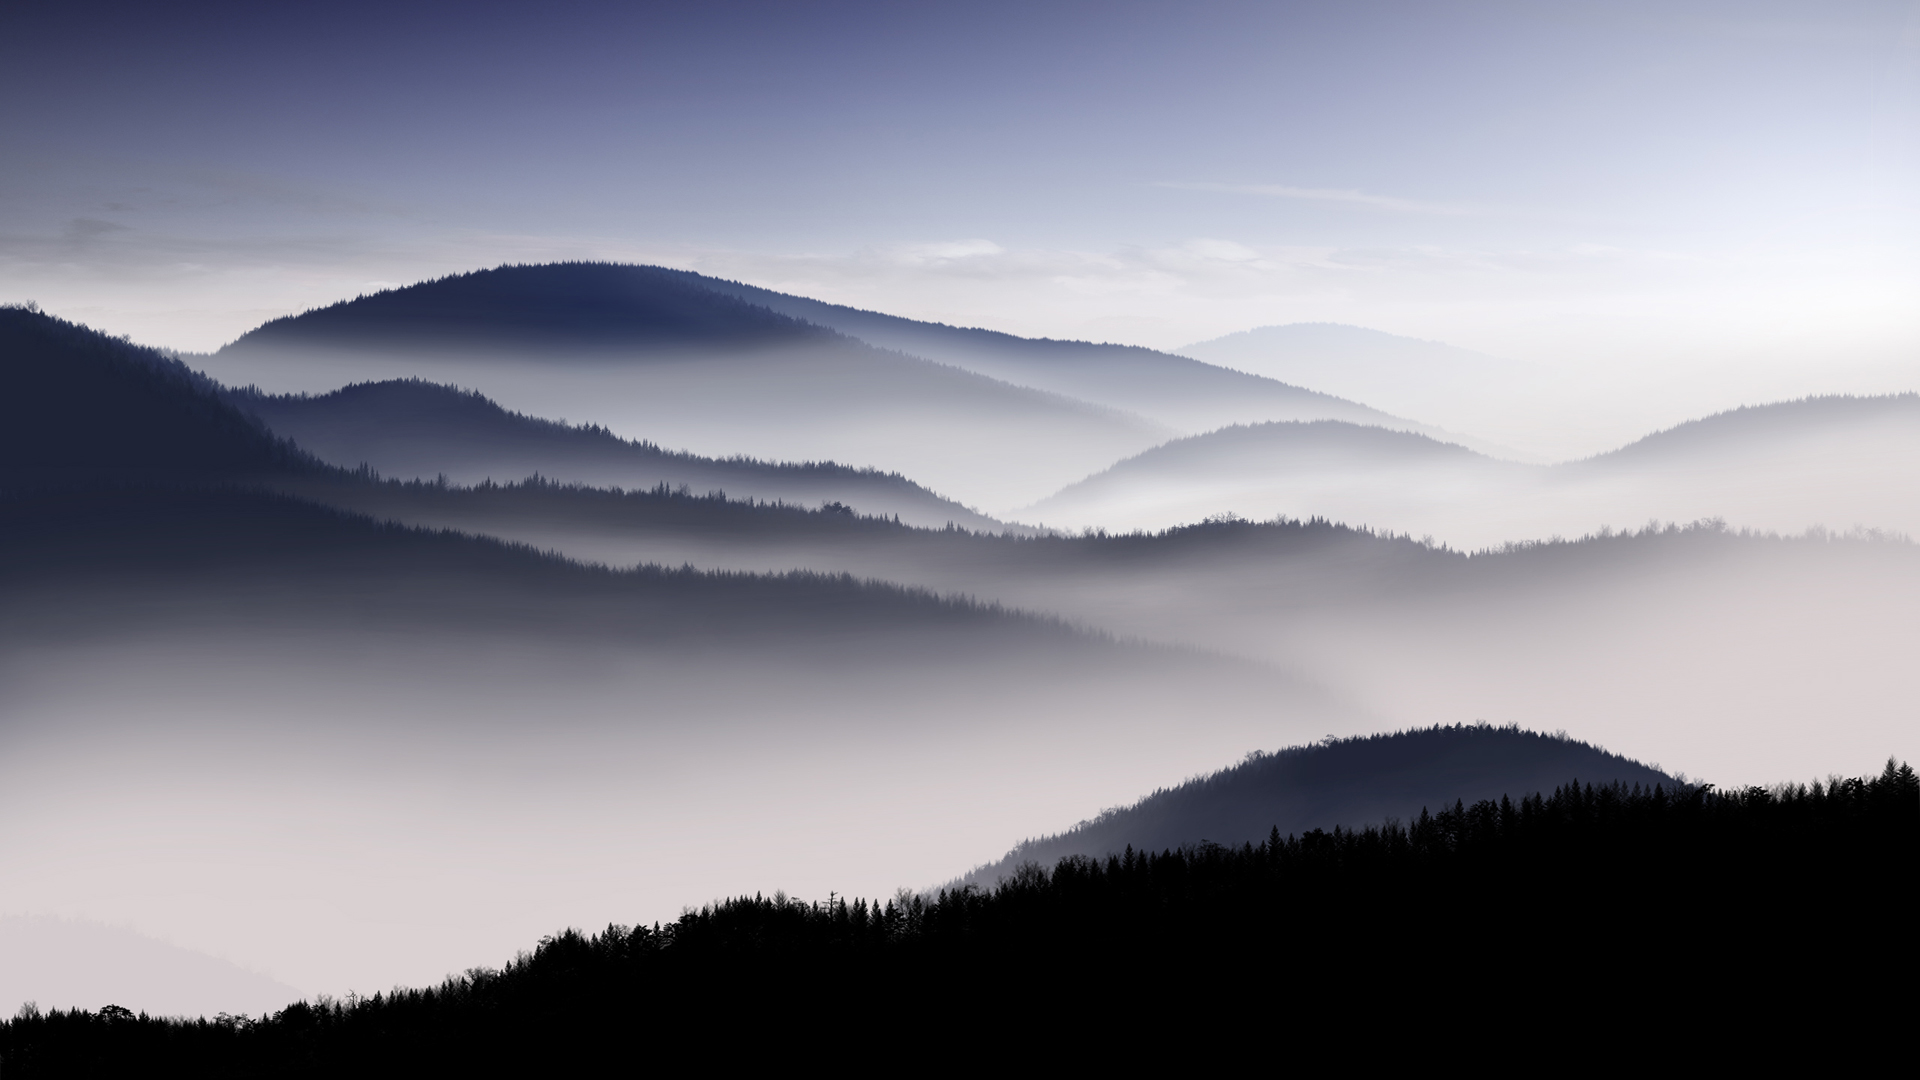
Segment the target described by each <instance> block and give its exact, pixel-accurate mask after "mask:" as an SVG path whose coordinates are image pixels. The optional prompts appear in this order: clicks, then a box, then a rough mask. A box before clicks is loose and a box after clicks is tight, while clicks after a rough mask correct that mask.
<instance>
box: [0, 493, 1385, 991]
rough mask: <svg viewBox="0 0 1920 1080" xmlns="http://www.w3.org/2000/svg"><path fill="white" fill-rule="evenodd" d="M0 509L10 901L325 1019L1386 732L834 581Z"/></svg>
mask: <svg viewBox="0 0 1920 1080" xmlns="http://www.w3.org/2000/svg"><path fill="white" fill-rule="evenodd" d="M5 509H6V511H7V515H8V516H7V518H6V519H5V522H4V524H5V526H6V528H5V531H4V532H3V533H0V535H4V536H5V537H6V543H7V554H8V559H7V560H6V562H5V564H4V567H5V572H4V573H0V595H3V596H4V598H5V600H6V603H5V605H4V607H0V688H3V689H0V717H4V723H0V895H3V896H5V897H6V903H7V906H8V910H9V911H10V912H13V913H33V914H41V915H58V916H64V917H69V918H79V919H87V920H93V921H99V922H107V923H113V924H125V925H127V926H129V927H131V928H133V929H136V930H139V931H141V932H144V933H147V934H151V935H155V936H159V937H162V938H164V939H166V940H168V941H171V942H173V943H174V944H176V945H179V946H181V947H184V948H189V949H194V950H199V951H203V952H207V953H212V954H215V955H218V956H222V957H226V958H228V959H229V960H231V961H233V962H235V963H237V964H240V965H241V966H243V967H246V968H249V969H253V970H257V971H261V972H264V973H265V974H267V975H269V976H271V977H273V978H275V979H278V980H280V981H281V982H284V983H286V984H289V985H291V986H293V987H296V988H297V989H299V990H300V991H302V992H304V993H316V992H328V993H335V994H338V993H342V992H344V991H346V990H349V989H352V990H357V991H360V992H363V993H364V992H372V991H375V990H381V989H385V988H387V987H389V986H391V985H393V984H395V983H397V982H405V983H410V984H418V983H421V982H425V981H431V980H434V979H437V978H439V977H440V976H442V975H444V974H446V973H448V972H450V971H458V970H463V969H465V968H467V967H470V966H473V965H475V964H484V963H500V962H503V961H505V960H506V959H509V958H510V957H511V956H512V955H513V953H514V952H515V951H516V950H518V949H521V948H525V947H527V946H529V945H530V944H531V943H533V942H534V941H536V940H537V939H538V938H539V936H540V935H542V934H545V933H549V932H552V931H553V930H556V929H558V928H561V927H564V926H568V925H573V926H595V925H604V924H606V923H608V922H612V921H620V922H624V923H632V922H635V921H653V920H659V919H671V918H673V917H674V916H676V915H677V914H678V912H679V911H680V909H681V907H682V906H684V905H687V904H698V903H701V902H703V901H706V900H709V899H714V898H717V897H720V896H722V895H727V894H731V893H738V892H752V891H756V890H762V891H771V890H773V889H781V888H784V889H787V890H789V891H791V892H794V893H797V894H800V895H808V896H811V895H816V894H820V895H823V894H824V893H825V892H826V891H828V890H833V891H838V892H841V893H843V894H844V893H848V892H855V893H860V894H863V895H867V896H890V895H892V894H893V892H894V891H895V890H896V889H898V888H902V887H909V888H918V887H924V886H927V885H930V884H933V883H935V882H938V881H941V880H945V879H947V878H948V877H951V876H952V874H953V873H955V872H956V868H957V869H964V868H966V867H968V866H972V865H975V864H977V863H980V862H984V861H987V860H989V859H992V858H995V857H998V856H999V855H1000V854H1001V853H1002V852H1004V850H1005V848H1006V846H1007V845H1008V844H1010V843H1012V842H1013V841H1014V840H1017V839H1018V838H1019V837H1021V836H1025V835H1028V834H1031V833H1034V832H1041V831H1056V830H1058V829H1060V828H1064V827H1067V826H1069V825H1071V824H1072V823H1073V822H1075V821H1077V820H1079V819H1080V818H1081V817H1083V816H1084V815H1085V814H1086V813H1087V812H1088V809H1087V808H1088V807H1098V806H1102V805H1108V804H1111V803H1114V802H1120V801H1124V800H1126V799H1129V798H1131V797H1133V795H1135V794H1136V793H1137V792H1138V791H1139V790H1141V789H1145V788H1151V787H1152V786H1154V785H1156V784H1158V783H1161V782H1163V781H1164V780H1165V779H1167V778H1169V777H1174V778H1177V777H1180V776H1185V775H1188V774H1190V773H1193V772H1198V771H1202V770H1205V769H1207V768H1210V767H1212V766H1213V765H1214V764H1215V763H1216V762H1218V761H1220V760H1232V759H1234V758H1237V757H1239V756H1241V755H1242V754H1244V753H1245V752H1247V751H1248V750H1252V749H1256V748H1259V747H1263V746H1270V745H1281V744H1287V743H1292V742H1299V741H1302V740H1306V739H1312V738H1318V737H1320V736H1322V735H1323V734H1325V733H1327V732H1329V731H1339V732H1346V731H1354V730H1361V729H1364V728H1365V727H1366V726H1367V725H1368V723H1370V721H1369V720H1368V719H1367V718H1365V717H1363V716H1361V715H1360V714H1359V713H1357V712H1356V711H1355V710H1354V709H1352V708H1351V707H1349V706H1347V705H1345V704H1344V703H1342V702H1340V701H1339V700H1338V699H1337V698H1336V697H1334V696H1333V695H1329V694H1327V693H1325V692H1324V691H1321V690H1319V689H1317V688H1315V687H1313V686H1312V685H1311V684H1310V683H1309V682H1307V681H1305V680H1300V679H1296V678H1291V677H1288V676H1287V675H1285V674H1284V673H1280V672H1277V671H1274V670H1271V669H1267V668H1263V667H1261V666H1258V665H1254V664H1249V663H1246V662H1244V661H1236V660H1233V659H1229V658H1223V657H1216V656H1207V655H1203V654H1198V653H1195V652H1192V651H1182V650H1168V649H1164V648H1155V647H1150V646H1144V645H1130V644H1125V643H1121V642H1116V641H1112V640H1108V639H1106V638H1103V637H1101V636H1098V635H1089V634H1085V633H1080V632H1076V631H1074V630H1073V629H1071V628H1069V627H1066V626H1063V625H1060V624H1059V623H1057V622H1053V621H1049V620H1046V619H1036V618H1033V617H1029V616H1024V615H1020V614H1018V613H1014V612H1006V611H995V610H991V609H983V608H979V607H975V606H970V605H967V604H959V603H947V602H942V601H940V600H938V599H936V598H934V597H931V596H928V595H925V594H917V593H911V592H902V591H900V590H896V589H890V588H887V587H884V586H869V585H861V584H860V583H858V582H855V581H851V580H842V579H836V578H822V577H817V576H812V577H798V578H746V577H738V576H734V577H710V576H703V575H699V574H694V573H691V572H646V573H632V574H614V573H610V572H607V571H596V570H592V569H587V568H582V567H578V566H573V565H571V564H568V563H564V562H561V561H558V560H555V559H549V558H543V557H541V556H538V555H536V554H534V553H532V552H528V551H525V550H517V549H512V548H508V547H505V546H502V545H499V544H496V543H492V542H488V541H481V540H472V539H468V538H465V537H461V536H455V535H446V534H435V533H421V532H404V531H400V530H394V529H381V528H377V527H375V526H374V525H373V524H372V523H371V522H367V521H362V520H356V519H351V518H341V517H336V516H333V515H329V514H327V513H325V512H324V511H320V510H317V509H315V508H313V507H312V506H310V505H307V504H302V503H296V502H291V501H288V500H280V499H271V498H265V497H261V496H258V495H251V494H246V493H240V492H232V491H202V492H193V491H172V492H167V491H134V492H127V491H106V492H101V493H95V494H92V495H86V496H80V495H75V494H73V493H49V494H44V495H38V496H33V497H31V498H28V497H19V496H16V497H15V498H14V499H12V500H10V501H9V502H8V503H7V504H6V505H5ZM833 516H835V517H842V515H833ZM928 535H942V534H928ZM954 535H958V534H954ZM26 567H32V568H34V569H33V570H31V571H28V570H26V569H24V568H26ZM118 1003H119V1004H122V1005H126V1006H128V1007H131V1008H143V1007H146V1008H156V1009H157V1008H161V1007H162V1005H161V1004H159V1003H157V1001H156V1002H155V1003H148V1002H142V1001H137V1000H124V1001H119V1002H118ZM0 1004H3V1003H0ZM16 1004H17V1003H16ZM94 1004H99V1003H98V1002H95V1003H94Z"/></svg>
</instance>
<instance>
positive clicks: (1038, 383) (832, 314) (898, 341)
mask: <svg viewBox="0 0 1920 1080" xmlns="http://www.w3.org/2000/svg"><path fill="white" fill-rule="evenodd" d="M676 273H678V274H679V275H680V278H681V280H682V281H684V282H685V283H687V284H688V285H689V286H695V287H699V288H704V289H710V290H713V291H715V292H719V293H724V294H726V295H729V296H735V297H738V298H740V299H741V300H744V301H747V302H748V303H752V304H756V305H758V306H760V307H763V308H766V309H768V310H771V311H777V312H779V313H781V314H783V315H788V316H791V317H793V318H796V319H804V320H806V321H807V322H809V323H814V324H818V325H820V326H825V327H831V328H833V329H834V330H837V331H839V332H840V333H843V334H846V335H849V336H851V337H857V338H859V339H860V340H862V341H865V342H868V343H869V344H872V345H877V346H880V347H882V348H887V349H898V350H899V351H901V352H904V353H911V354H912V355H914V356H921V357H925V358H926V359H929V360H936V361H939V362H940V363H944V364H952V365H954V366H955V367H960V368H965V369H966V370H968V371H973V372H977V373H979V374H981V375H986V376H988V377H990V378H994V379H999V380H1001V381H1004V382H1009V383H1013V384H1015V385H1017V386H1030V387H1033V388H1034V389H1037V390H1046V391H1050V392H1052V393H1056V394H1062V395H1065V396H1067V397H1071V398H1076V399H1078V400H1081V401H1089V402H1093V403H1095V404H1099V405H1106V406H1111V407H1112V408H1116V409H1122V410H1125V411H1127V412H1131V413H1137V414H1139V415H1141V416H1146V417H1150V418H1152V419H1154V420H1156V421H1159V422H1160V423H1163V424H1166V425H1168V426H1169V427H1172V428H1175V429H1177V430H1180V431H1182V432H1185V433H1195V432H1200V431H1207V430H1211V429H1213V428H1217V427H1224V426H1226V425H1228V424H1237V423H1255V422H1260V421H1266V420H1317V419H1336V420H1348V421H1352V422H1354V423H1359V424H1379V425H1384V426H1387V427H1397V428H1405V429H1409V430H1424V429H1422V428H1421V425H1420V424H1419V423H1417V422H1416V421H1417V420H1421V419H1425V418H1424V417H1419V416H1418V415H1417V414H1402V415H1401V416H1394V415H1389V414H1388V413H1386V412H1382V411H1380V410H1379V409H1378V408H1374V407H1371V399H1367V398H1354V399H1351V400H1348V399H1347V396H1346V395H1338V396H1336V395H1335V394H1332V393H1326V392H1322V390H1321V387H1320V385H1319V384H1318V383H1315V382H1312V381H1306V380H1295V379H1288V380H1284V381H1280V380H1276V379H1274V378H1272V377H1269V376H1268V374H1267V373H1266V372H1253V373H1249V371H1250V370H1251V369H1242V370H1230V369H1229V368H1228V367H1222V366H1218V365H1217V364H1216V363H1214V362H1211V361H1209V362H1204V363H1203V362H1200V361H1197V360H1194V359H1191V358H1189V357H1187V356H1176V355H1173V354H1171V353H1164V352H1157V351H1155V350H1153V349H1144V348H1140V347H1138V346H1133V345H1106V344H1096V343H1093V342H1086V341H1056V340H1051V339H1046V338H1023V337H1017V336H1015V335H1013V334H1004V333H1000V332H998V331H994V330H980V329H971V328H965V327H957V326H947V325H944V324H941V323H930V322H921V321H918V320H914V319H904V318H900V317H898V316H894V315H885V314H881V313H879V312H875V311H863V310H860V309H858V308H852V307H846V306H843V305H840V304H828V303H824V302H822V301H819V300H810V299H807V298H806V297H801V296H791V295H788V294H786V293H779V292H774V291H772V290H771V289H761V288H756V287H754V286H751V285H745V284H741V283H739V282H734V281H724V280H720V279H717V278H711V277H706V276H704V275H701V274H695V273H692V272H690V271H676ZM1202 359H1203V360H1204V359H1205V358H1202ZM1289 383H1291V384H1292V385H1289ZM1362 402H1366V404H1362ZM1406 416H1413V417H1414V419H1412V420H1409V419H1405V418H1404V417H1406Z"/></svg>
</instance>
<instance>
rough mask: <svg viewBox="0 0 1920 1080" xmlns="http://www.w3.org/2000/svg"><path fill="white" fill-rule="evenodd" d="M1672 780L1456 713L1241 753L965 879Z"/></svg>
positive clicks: (1574, 743)
mask: <svg viewBox="0 0 1920 1080" xmlns="http://www.w3.org/2000/svg"><path fill="white" fill-rule="evenodd" d="M1576 780H1577V781H1579V782H1580V783H1582V784H1599V785H1607V784H1613V783H1620V784H1626V785H1629V786H1631V785H1636V784H1637V785H1640V786H1641V787H1646V788H1651V787H1654V786H1656V785H1658V786H1662V787H1664V788H1666V790H1668V791H1669V792H1672V791H1675V790H1676V789H1678V788H1680V787H1681V786H1683V785H1682V781H1680V780H1678V779H1677V778H1675V777H1673V776H1669V775H1667V774H1666V773H1664V772H1661V771H1660V770H1658V769H1656V768H1651V767H1649V766H1646V765H1642V764H1641V763H1639V762H1637V761H1633V760H1631V759H1629V758H1624V757H1621V756H1620V755H1618V754H1612V753H1608V752H1607V751H1605V750H1601V749H1599V748H1598V747H1595V746H1590V745H1588V744H1586V743H1584V742H1580V741H1578V740H1575V739H1570V738H1568V737H1566V736H1565V735H1542V734H1539V733H1537V732H1532V731H1522V730H1520V729H1519V728H1517V727H1490V726H1487V725H1484V724H1482V725H1474V726H1465V725H1453V726H1450V727H1435V728H1426V729H1422V730H1417V731H1403V732H1399V733H1397V734H1391V735H1367V736H1360V737H1356V738H1349V739H1329V740H1327V741H1326V742H1324V743H1320V744H1317V745H1313V746H1298V747H1293V748H1291V749H1287V750H1281V751H1279V752H1278V753H1272V754H1252V755H1249V756H1248V758H1247V760H1246V761H1244V762H1242V763H1240V764H1239V765H1236V766H1233V767H1231V768H1227V769H1222V770H1221V771H1219V772H1216V773H1214V774H1212V775H1210V776H1205V777H1201V778H1198V779H1194V780H1189V781H1187V782H1186V783H1184V784H1181V785H1179V786H1178V787H1173V788H1166V789H1162V790H1160V791H1156V792H1154V793H1153V794H1151V795H1149V796H1147V797H1146V798H1144V799H1141V800H1140V801H1139V802H1137V803H1134V804H1133V805H1131V806H1127V807H1121V808H1118V809H1114V810H1109V811H1107V812H1105V813H1103V814H1101V815H1100V816H1099V817H1097V818H1095V819H1093V820H1091V821H1086V822H1082V823H1081V824H1079V825H1077V826H1075V827H1074V828H1072V829H1070V830H1068V831H1066V832H1064V833H1060V834H1059V835H1056V836H1047V837H1041V838H1038V839H1034V840H1028V841H1026V842H1025V843H1023V844H1021V845H1020V846H1018V847H1016V848H1014V849H1013V850H1012V851H1011V852H1009V853H1008V854H1007V856H1006V857H1005V858H1003V859H1001V860H999V861H998V862H995V863H992V864H990V865H988V866H984V867H981V868H979V869H977V870H974V871H973V872H971V873H970V874H968V875H967V876H966V877H965V878H963V879H962V880H964V881H974V882H978V883H980V884H982V885H987V886H991V885H993V884H994V883H995V882H997V881H999V880H1000V879H1001V878H1003V877H1006V876H1008V875H1009V874H1012V873H1013V872H1014V871H1015V870H1017V869H1019V867H1020V866H1021V865H1023V864H1025V863H1030V862H1032V863H1038V864H1040V865H1041V866H1043V867H1051V866H1052V865H1053V864H1054V863H1056V862H1058V861H1060V860H1061V859H1062V858H1065V857H1066V856H1069V855H1088V856H1093V857H1096V858H1099V857H1104V856H1107V855H1110V854H1116V853H1118V852H1120V851H1122V850H1123V849H1125V848H1128V847H1131V848H1133V849H1134V850H1135V851H1137V852H1141V853H1149V852H1159V851H1164V850H1167V849H1173V848H1180V847H1184V846H1190V845H1194V844H1200V843H1203V842H1209V843H1215V844H1224V845H1227V846H1229V847H1233V846H1238V845H1240V844H1246V843H1255V844H1257V843H1259V842H1261V841H1262V840H1265V839H1266V838H1267V836H1268V834H1269V832H1270V831H1271V830H1274V829H1278V830H1279V832H1280V835H1281V836H1283V837H1285V836H1291V835H1294V834H1297V833H1304V832H1309V831H1311V830H1313V829H1328V830H1330V829H1332V828H1334V827H1335V826H1344V827H1346V828H1349V829H1351V828H1357V827H1360V826H1363V825H1370V824H1377V823H1379V822H1381V821H1384V820H1388V819H1396V818H1397V819H1400V820H1403V821H1404V820H1406V819H1408V818H1412V817H1414V816H1416V815H1418V814H1419V813H1420V812H1421V810H1422V809H1423V808H1425V809H1430V810H1433V811H1440V810H1446V809H1451V808H1452V807H1453V806H1454V805H1456V804H1457V803H1461V802H1465V803H1467V804H1469V805H1470V804H1473V803H1476V802H1479V801H1481V800H1483V799H1492V800H1495V801H1498V800H1499V799H1500V798H1501V797H1502V796H1510V797H1512V798H1513V799H1515V800H1518V799H1521V798H1524V797H1526V796H1529V795H1534V794H1539V793H1547V794H1551V793H1552V792H1553V791H1554V789H1556V788H1558V787H1562V786H1565V785H1567V784H1570V783H1572V782H1574V781H1576Z"/></svg>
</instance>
